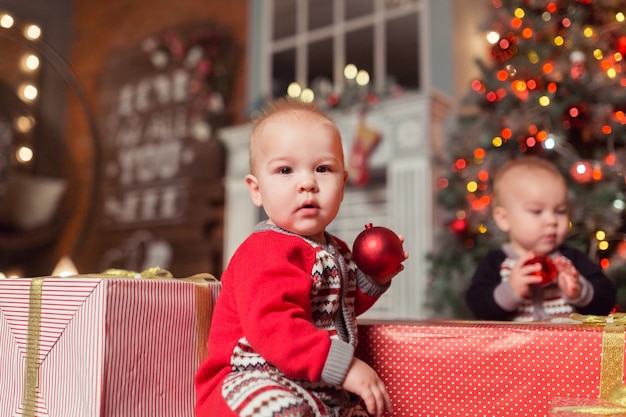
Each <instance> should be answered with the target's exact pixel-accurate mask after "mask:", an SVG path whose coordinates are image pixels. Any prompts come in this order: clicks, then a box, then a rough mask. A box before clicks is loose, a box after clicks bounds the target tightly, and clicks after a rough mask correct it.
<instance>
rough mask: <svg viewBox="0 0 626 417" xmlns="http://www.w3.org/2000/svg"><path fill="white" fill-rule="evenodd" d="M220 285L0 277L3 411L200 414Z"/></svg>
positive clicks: (79, 416) (90, 416)
mask: <svg viewBox="0 0 626 417" xmlns="http://www.w3.org/2000/svg"><path fill="white" fill-rule="evenodd" d="M207 275H208V274H207ZM153 278H155V277H153ZM202 281H204V282H202ZM218 293H219V283H218V282H217V281H213V282H209V281H207V280H204V279H202V280H196V279H194V280H179V279H161V278H158V279H129V278H121V277H107V278H104V277H99V278H97V277H91V276H76V277H69V278H58V277H45V278H11V279H0V416H3V417H4V416H6V417H19V416H29V417H113V416H116V417H118V416H119V417H121V416H123V417H145V416H151V417H160V416H176V417H193V406H194V403H195V390H194V385H193V377H194V375H195V371H196V369H197V367H198V364H199V361H200V360H201V359H203V358H204V356H205V355H206V338H207V336H208V330H209V325H210V319H211V313H212V306H213V302H214V300H215V298H216V297H217V295H218Z"/></svg>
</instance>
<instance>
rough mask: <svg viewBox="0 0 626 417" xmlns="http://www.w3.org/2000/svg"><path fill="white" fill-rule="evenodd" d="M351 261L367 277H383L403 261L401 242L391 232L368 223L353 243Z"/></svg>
mask: <svg viewBox="0 0 626 417" xmlns="http://www.w3.org/2000/svg"><path fill="white" fill-rule="evenodd" d="M352 260H354V263H356V266H358V267H359V269H360V270H361V271H363V272H364V273H366V274H367V275H371V276H373V277H385V276H387V275H389V274H392V273H393V272H395V271H396V270H397V269H398V266H400V263H402V261H403V260H404V248H403V247H402V241H400V238H398V235H397V234H396V233H394V232H393V231H392V230H390V229H387V228H386V227H380V226H372V223H368V224H366V225H365V230H363V231H362V232H361V233H359V235H358V236H357V237H356V240H355V241H354V245H353V247H352Z"/></svg>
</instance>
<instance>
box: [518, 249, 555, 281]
mask: <svg viewBox="0 0 626 417" xmlns="http://www.w3.org/2000/svg"><path fill="white" fill-rule="evenodd" d="M533 264H541V269H540V270H539V271H535V272H534V273H533V275H536V276H538V277H541V282H539V283H538V284H536V285H538V286H540V287H543V286H546V285H548V284H549V283H551V282H552V281H554V278H556V266H554V262H552V259H550V258H549V257H548V256H545V255H537V256H535V257H534V258H532V259H531V260H529V261H527V262H526V263H525V264H524V265H533Z"/></svg>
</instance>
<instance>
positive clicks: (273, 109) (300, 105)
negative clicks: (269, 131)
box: [249, 97, 341, 173]
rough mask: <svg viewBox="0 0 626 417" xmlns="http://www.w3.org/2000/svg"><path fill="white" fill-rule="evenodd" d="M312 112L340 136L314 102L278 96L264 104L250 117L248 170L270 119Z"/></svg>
mask: <svg viewBox="0 0 626 417" xmlns="http://www.w3.org/2000/svg"><path fill="white" fill-rule="evenodd" d="M303 113H305V114H313V115H316V116H319V118H320V120H321V121H322V123H324V124H326V125H328V126H329V127H330V128H331V129H332V130H334V131H335V133H336V134H337V137H341V134H340V133H339V129H338V128H337V125H336V124H335V122H334V121H333V119H331V118H330V117H329V116H328V115H327V114H326V113H324V112H323V111H322V110H321V109H320V108H319V107H318V106H317V105H316V104H315V103H305V102H303V101H301V100H297V99H292V98H286V97H283V98H279V99H276V100H274V101H273V102H271V103H268V104H266V105H265V106H264V107H263V108H262V109H261V110H260V111H259V112H257V113H256V114H255V115H253V117H252V132H251V134H250V143H249V151H250V172H251V173H254V160H255V154H256V151H255V148H256V142H257V141H258V138H259V136H261V134H262V132H263V129H264V128H265V126H266V125H267V123H268V122H269V121H270V120H273V119H274V118H275V117H276V116H281V117H282V116H286V117H287V118H288V117H289V116H290V115H298V114H303Z"/></svg>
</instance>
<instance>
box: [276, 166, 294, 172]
mask: <svg viewBox="0 0 626 417" xmlns="http://www.w3.org/2000/svg"><path fill="white" fill-rule="evenodd" d="M278 172H280V173H281V174H291V173H292V172H293V170H292V169H291V168H289V167H282V168H280V169H279V170H278Z"/></svg>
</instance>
